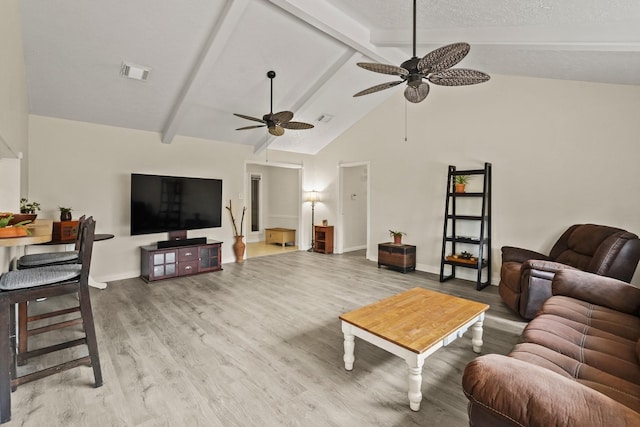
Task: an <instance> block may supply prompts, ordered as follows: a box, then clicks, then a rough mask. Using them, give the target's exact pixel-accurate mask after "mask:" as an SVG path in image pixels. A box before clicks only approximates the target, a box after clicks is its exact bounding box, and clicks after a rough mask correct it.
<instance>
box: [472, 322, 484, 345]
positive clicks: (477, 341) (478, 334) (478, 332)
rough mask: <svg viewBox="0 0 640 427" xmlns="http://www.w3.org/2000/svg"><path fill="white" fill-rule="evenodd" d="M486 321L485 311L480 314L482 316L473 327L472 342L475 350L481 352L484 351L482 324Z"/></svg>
mask: <svg viewBox="0 0 640 427" xmlns="http://www.w3.org/2000/svg"><path fill="white" fill-rule="evenodd" d="M483 323H484V313H482V314H481V315H480V318H479V319H478V321H477V322H476V323H474V324H473V326H472V327H471V333H472V337H471V344H472V345H473V351H475V352H476V353H480V352H481V351H482V325H483Z"/></svg>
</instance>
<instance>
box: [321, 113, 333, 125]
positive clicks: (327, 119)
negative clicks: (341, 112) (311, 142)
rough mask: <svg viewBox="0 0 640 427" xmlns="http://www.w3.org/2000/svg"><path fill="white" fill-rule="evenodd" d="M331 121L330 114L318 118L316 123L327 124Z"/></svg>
mask: <svg viewBox="0 0 640 427" xmlns="http://www.w3.org/2000/svg"><path fill="white" fill-rule="evenodd" d="M331 119H333V116H332V115H331V114H323V115H321V116H320V117H318V121H319V122H321V123H329V122H330V121H331Z"/></svg>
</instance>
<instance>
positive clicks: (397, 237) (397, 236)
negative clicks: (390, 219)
mask: <svg viewBox="0 0 640 427" xmlns="http://www.w3.org/2000/svg"><path fill="white" fill-rule="evenodd" d="M389 235H390V236H391V237H393V243H395V244H396V245H401V244H402V236H406V235H407V233H405V232H404V231H395V230H389Z"/></svg>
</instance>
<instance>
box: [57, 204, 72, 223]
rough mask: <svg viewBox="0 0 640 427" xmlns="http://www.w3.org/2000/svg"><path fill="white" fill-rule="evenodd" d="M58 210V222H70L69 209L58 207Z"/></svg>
mask: <svg viewBox="0 0 640 427" xmlns="http://www.w3.org/2000/svg"><path fill="white" fill-rule="evenodd" d="M58 209H60V221H71V211H72V210H73V209H71V208H64V207H62V206H58Z"/></svg>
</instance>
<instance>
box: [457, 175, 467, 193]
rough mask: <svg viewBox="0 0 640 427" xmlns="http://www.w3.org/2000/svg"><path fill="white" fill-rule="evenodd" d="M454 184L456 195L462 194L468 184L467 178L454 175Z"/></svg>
mask: <svg viewBox="0 0 640 427" xmlns="http://www.w3.org/2000/svg"><path fill="white" fill-rule="evenodd" d="M454 182H455V190H456V193H464V187H465V186H466V185H467V184H468V183H469V176H468V175H456V177H455V181H454Z"/></svg>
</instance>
